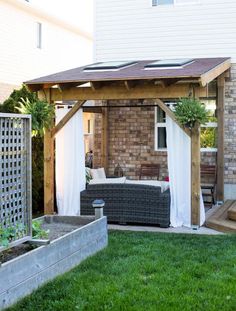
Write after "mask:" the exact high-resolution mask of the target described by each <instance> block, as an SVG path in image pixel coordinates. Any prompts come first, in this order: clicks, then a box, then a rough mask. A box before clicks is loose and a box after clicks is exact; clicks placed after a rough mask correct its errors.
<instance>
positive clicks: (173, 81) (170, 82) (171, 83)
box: [161, 79, 180, 87]
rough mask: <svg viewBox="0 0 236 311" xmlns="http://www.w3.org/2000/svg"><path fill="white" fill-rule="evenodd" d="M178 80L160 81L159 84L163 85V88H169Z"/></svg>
mask: <svg viewBox="0 0 236 311" xmlns="http://www.w3.org/2000/svg"><path fill="white" fill-rule="evenodd" d="M179 80H180V79H162V80H161V82H162V83H163V86H164V87H168V86H171V85H173V84H175V83H177V82H178V81H179Z"/></svg>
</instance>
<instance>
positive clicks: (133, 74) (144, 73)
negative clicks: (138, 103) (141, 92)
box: [26, 58, 230, 85]
mask: <svg viewBox="0 0 236 311" xmlns="http://www.w3.org/2000/svg"><path fill="white" fill-rule="evenodd" d="M153 61H155V60H142V61H137V62H136V63H135V64H134V65H131V66H128V67H125V68H121V69H119V70H117V71H111V70H105V71H92V72H86V71H84V68H86V66H83V67H79V68H75V69H71V70H66V71H62V72H59V73H55V74H52V75H48V76H45V77H41V78H38V79H34V80H31V81H27V82H26V84H28V85H30V84H31V85H33V84H59V83H69V82H78V83H81V82H84V83H85V82H95V81H113V80H137V79H139V80H140V79H144V80H146V79H167V78H168V79H170V78H201V77H202V75H204V74H206V73H207V72H209V71H211V70H213V69H214V68H217V67H219V66H220V65H222V64H225V63H227V64H229V67H230V58H197V59H194V60H193V61H192V62H191V63H189V64H187V65H185V66H184V67H182V68H179V69H178V68H171V69H163V68H156V69H153V70H145V65H147V64H149V63H151V62H153ZM227 69H228V68H227ZM224 71H225V70H224Z"/></svg>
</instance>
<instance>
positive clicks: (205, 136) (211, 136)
mask: <svg viewBox="0 0 236 311" xmlns="http://www.w3.org/2000/svg"><path fill="white" fill-rule="evenodd" d="M201 148H216V128H214V127H205V128H204V127H203V128H201Z"/></svg>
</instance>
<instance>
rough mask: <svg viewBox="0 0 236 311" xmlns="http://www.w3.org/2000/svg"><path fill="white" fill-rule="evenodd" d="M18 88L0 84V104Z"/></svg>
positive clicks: (12, 85)
mask: <svg viewBox="0 0 236 311" xmlns="http://www.w3.org/2000/svg"><path fill="white" fill-rule="evenodd" d="M18 87H19V86H18V85H14V84H7V83H1V82H0V103H2V102H3V101H4V100H5V99H6V98H7V97H9V95H10V94H11V92H12V90H13V89H17V88H18Z"/></svg>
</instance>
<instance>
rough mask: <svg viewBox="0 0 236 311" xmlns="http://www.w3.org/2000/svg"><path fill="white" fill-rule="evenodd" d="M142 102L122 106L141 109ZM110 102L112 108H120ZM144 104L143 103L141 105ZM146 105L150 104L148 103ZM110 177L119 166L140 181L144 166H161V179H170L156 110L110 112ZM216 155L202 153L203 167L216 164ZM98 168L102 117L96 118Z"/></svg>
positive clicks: (114, 102)
mask: <svg viewBox="0 0 236 311" xmlns="http://www.w3.org/2000/svg"><path fill="white" fill-rule="evenodd" d="M138 103H139V102H138V101H125V100H124V101H119V104H120V105H131V104H133V105H137V104H138ZM116 104H118V102H117V101H109V103H108V105H112V106H114V105H116ZM139 104H140V103H139ZM145 104H148V103H147V101H146V102H145ZM108 115H109V120H108V128H109V134H108V136H109V142H108V145H109V160H108V163H109V164H108V172H107V173H108V174H109V175H112V174H113V173H114V169H115V167H116V165H117V164H118V163H119V164H120V166H121V167H122V169H123V171H124V175H125V176H127V177H129V178H131V179H138V176H139V169H140V165H141V163H155V164H160V168H161V169H160V179H162V180H163V179H164V178H165V177H166V176H168V169H167V153H166V152H163V151H155V137H154V136H155V108H154V107H127V108H124V107H122V108H109V114H108ZM215 158H216V154H215V153H211V152H204V153H202V163H207V164H215ZM94 166H95V167H100V166H101V116H100V115H96V118H95V148H94Z"/></svg>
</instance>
